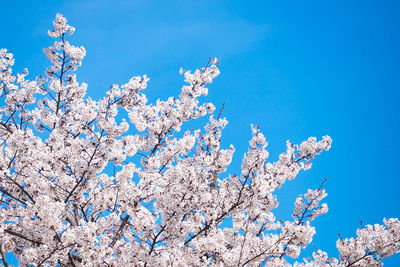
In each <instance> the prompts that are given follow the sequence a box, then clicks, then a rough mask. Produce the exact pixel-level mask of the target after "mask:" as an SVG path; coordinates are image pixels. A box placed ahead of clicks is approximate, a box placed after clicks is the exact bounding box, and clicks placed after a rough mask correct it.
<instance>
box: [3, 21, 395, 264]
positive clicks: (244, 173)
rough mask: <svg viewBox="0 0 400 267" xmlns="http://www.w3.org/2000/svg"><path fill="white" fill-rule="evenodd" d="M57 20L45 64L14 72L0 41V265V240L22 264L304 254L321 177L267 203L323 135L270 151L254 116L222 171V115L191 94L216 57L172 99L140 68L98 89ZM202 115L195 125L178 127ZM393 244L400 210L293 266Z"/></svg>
mask: <svg viewBox="0 0 400 267" xmlns="http://www.w3.org/2000/svg"><path fill="white" fill-rule="evenodd" d="M53 24H54V30H52V31H49V35H50V36H51V37H54V38H57V40H56V42H54V44H53V45H52V46H50V47H49V48H46V49H45V50H44V52H45V53H46V55H47V57H48V58H49V59H50V61H51V63H52V66H50V67H49V68H48V69H47V71H46V75H45V76H41V77H39V78H37V79H36V80H35V81H29V80H26V76H27V74H28V72H27V71H24V72H22V73H20V74H17V75H13V74H12V69H11V67H12V66H13V64H14V60H13V55H12V54H11V53H9V52H8V51H7V50H5V49H1V50H0V82H1V83H0V91H1V97H2V100H1V102H0V103H1V104H0V105H1V106H0V151H1V152H0V153H1V156H0V252H1V253H0V257H1V261H2V262H3V264H4V265H7V259H6V257H5V254H6V253H7V252H12V253H14V254H15V255H16V256H17V257H18V259H19V263H20V264H21V265H29V266H43V265H46V266H49V265H50V266H254V265H263V264H265V265H266V266H289V265H290V264H289V263H288V258H289V257H291V258H298V257H299V254H300V252H301V250H302V249H304V248H305V247H306V246H307V245H308V244H310V243H311V242H312V239H313V236H314V234H315V233H316V231H315V229H314V227H313V226H312V225H311V223H310V221H312V220H314V219H315V218H316V217H317V216H319V215H321V214H324V213H326V212H327V211H328V208H327V205H326V204H325V203H322V204H320V202H321V201H322V199H323V198H324V197H325V196H326V193H325V190H323V189H322V186H321V187H320V188H318V189H317V190H309V191H308V192H307V193H306V194H304V195H300V196H299V197H298V198H297V199H296V202H295V210H294V212H293V220H286V221H283V220H279V219H277V218H276V217H275V215H274V214H273V210H274V209H275V208H277V207H278V205H279V204H278V200H277V197H276V195H274V194H273V193H274V192H275V190H276V189H278V188H280V187H281V186H282V185H283V184H284V183H285V182H286V181H287V180H288V179H289V180H290V179H294V178H295V177H296V176H297V174H298V173H299V172H300V171H301V170H307V169H308V168H310V167H311V161H312V160H313V159H314V157H315V156H316V155H318V154H320V153H321V152H322V151H323V150H329V148H330V146H331V142H332V140H331V139H330V138H329V137H328V136H325V137H323V139H322V140H320V141H317V139H316V138H314V137H312V138H309V139H308V140H306V141H304V142H303V143H301V144H300V145H295V144H292V143H290V142H287V150H286V152H284V153H282V154H281V155H280V157H279V160H278V161H277V162H275V163H268V162H267V158H268V156H269V153H268V151H267V142H266V138H265V136H264V135H263V134H262V133H261V131H260V129H259V127H257V126H251V130H252V138H251V140H250V142H249V149H248V152H247V153H246V154H245V155H244V157H243V160H242V164H241V172H240V173H239V175H229V174H227V173H226V172H227V170H228V167H229V165H230V164H231V162H232V158H233V154H234V152H235V149H234V147H233V146H230V147H228V148H224V147H222V146H221V138H222V132H223V130H224V128H225V127H226V125H227V123H228V122H227V120H226V119H224V118H221V112H222V111H221V112H220V113H219V114H218V115H217V116H214V115H213V113H214V111H215V106H214V105H213V104H212V103H201V99H200V98H201V96H206V95H207V94H208V89H207V88H206V86H207V84H210V83H211V82H212V81H213V79H214V78H215V77H217V76H218V75H219V69H218V63H219V62H218V59H210V61H209V63H208V64H207V66H206V67H204V68H201V69H198V70H196V71H194V72H190V71H185V70H183V69H181V74H183V75H184V78H185V81H186V82H187V85H185V86H183V87H182V91H181V93H180V95H179V97H177V98H174V97H170V98H168V99H167V100H166V101H161V100H157V101H156V103H155V104H148V103H147V98H146V96H145V95H144V94H143V93H142V91H143V90H144V89H145V88H146V87H147V83H148V81H149V78H148V77H147V76H146V75H143V76H135V77H133V78H131V79H130V80H129V81H128V82H127V83H126V84H123V85H112V86H111V88H110V90H109V91H108V92H107V94H106V96H105V97H104V98H103V99H101V100H99V101H95V100H93V99H91V98H89V97H85V94H86V90H87V85H86V84H85V83H79V82H78V80H77V78H76V75H75V73H74V72H75V70H76V69H77V68H78V67H79V66H80V65H81V63H82V59H83V58H84V56H85V53H86V51H85V49H84V48H83V47H75V46H72V45H71V44H70V43H69V42H68V41H67V40H66V38H67V35H66V34H67V33H69V34H72V33H73V32H74V28H73V27H71V26H69V25H68V24H67V20H66V19H65V18H64V17H63V16H62V15H60V14H57V17H56V20H55V22H54V23H53ZM121 111H123V112H121ZM208 114H210V115H209V122H208V123H207V124H206V126H205V127H204V129H193V130H187V128H188V127H186V125H184V124H185V122H186V121H189V120H195V119H197V118H200V117H204V116H207V115H208ZM128 121H129V122H130V123H129V122H128ZM131 124H132V125H131ZM131 126H134V127H131ZM182 128H183V129H186V130H185V131H181V129H182ZM229 222H231V223H232V224H231V226H229V225H230V224H229ZM399 244H400V223H399V221H398V220H397V219H388V220H385V221H384V226H381V225H374V226H371V225H367V226H364V227H363V228H362V229H360V230H358V232H357V238H355V239H340V240H339V241H338V242H337V247H338V249H339V252H340V258H339V259H335V258H329V257H328V255H327V254H326V253H325V252H323V251H321V250H318V251H316V252H315V253H313V255H312V258H307V259H304V260H303V261H302V262H298V263H294V266H298V267H300V266H375V265H378V264H380V263H381V259H382V258H384V257H387V256H390V255H392V254H393V253H397V252H398V250H399Z"/></svg>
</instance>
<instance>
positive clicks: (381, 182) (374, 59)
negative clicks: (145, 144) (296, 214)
mask: <svg viewBox="0 0 400 267" xmlns="http://www.w3.org/2000/svg"><path fill="white" fill-rule="evenodd" d="M399 5H400V4H399V2H398V1H383V0H382V1H367V0H364V1H349V0H346V1H344V0H343V1H342V0H337V1H318V0H315V1H295V0H293V1H286V0H281V1H267V0H265V1H179V0H177V1H133V0H129V1H128V0H127V1H108V0H90V1H77V0H72V1H71V0H70V1H22V0H20V1H5V2H2V3H1V8H2V16H1V17H0V23H1V27H2V30H1V34H0V47H4V48H8V49H11V50H12V52H13V53H14V54H15V58H16V65H15V70H17V71H18V70H22V68H24V67H28V68H29V70H30V73H31V76H30V77H31V78H33V77H34V76H36V75H39V74H41V73H43V71H44V69H45V68H46V67H47V66H48V65H49V62H48V61H47V59H46V58H45V56H44V54H43V53H42V49H43V48H44V47H47V46H49V45H50V44H51V43H52V41H53V40H50V38H49V37H47V29H49V28H50V26H51V22H52V21H53V19H54V18H55V14H56V13H57V12H59V13H62V14H64V15H65V16H66V17H67V18H68V20H69V23H70V24H71V25H72V26H75V27H76V28H77V31H76V34H75V35H74V36H73V38H72V40H73V43H74V44H75V45H83V46H85V47H86V50H87V56H86V58H85V60H84V63H83V66H82V67H81V68H80V70H79V77H78V79H79V81H81V82H83V81H84V82H86V83H88V85H89V88H88V95H90V96H92V97H93V98H97V99H98V98H100V97H101V96H103V94H104V93H105V92H106V90H107V89H108V88H109V86H110V85H111V84H112V83H118V82H119V81H121V82H126V81H128V79H129V78H130V77H131V76H133V75H142V74H147V75H148V76H150V78H151V80H150V82H149V87H148V89H147V90H146V94H147V95H148V97H149V99H151V100H152V101H155V100H156V99H157V98H161V99H166V98H167V97H168V96H176V95H178V94H179V90H180V87H181V86H182V84H183V79H182V76H180V75H179V73H178V70H179V68H180V67H183V68H185V69H195V68H197V67H201V66H204V65H205V64H206V63H207V61H208V58H209V57H210V56H211V57H220V58H221V64H220V69H221V75H220V76H219V77H218V78H217V79H216V80H215V82H214V83H213V84H212V85H210V87H209V88H210V93H209V96H208V100H211V101H213V102H214V103H215V105H216V106H217V108H218V107H221V105H222V103H223V102H226V104H225V110H224V115H225V116H226V117H227V119H228V121H229V125H228V127H227V128H226V131H225V135H224V139H223V143H224V144H225V145H226V146H228V145H229V144H231V143H232V144H234V145H235V147H236V154H235V159H234V162H233V169H235V170H237V169H238V168H239V166H240V161H241V157H242V155H243V153H244V152H245V151H246V150H247V144H248V140H249V138H250V124H251V123H253V124H258V125H260V128H261V130H262V131H263V133H264V134H265V136H266V137H267V139H268V141H269V151H270V154H271V160H276V159H277V157H278V155H279V153H281V152H282V151H283V150H284V149H285V142H286V140H287V139H289V140H291V141H293V142H297V143H298V142H301V141H302V140H304V139H306V138H307V137H308V136H317V137H318V138H320V137H321V136H323V135H326V134H328V135H330V136H331V137H332V138H333V146H332V149H331V150H330V151H329V152H325V153H323V154H322V155H321V156H319V157H318V158H317V159H316V160H315V162H314V165H313V168H312V169H311V170H310V171H307V172H304V173H302V174H301V175H299V176H298V178H296V179H295V180H294V181H291V182H289V183H288V184H285V186H284V187H283V188H282V190H281V191H280V192H279V198H278V200H279V201H280V203H281V206H282V208H281V209H280V210H278V211H277V214H279V215H281V216H283V217H284V218H287V216H288V211H291V210H292V209H293V206H294V204H293V203H294V200H295V197H296V196H297V195H298V194H300V193H304V192H306V190H307V188H310V187H315V188H316V187H318V185H319V184H320V182H321V181H322V180H323V179H324V177H327V178H328V182H327V183H326V186H325V188H326V190H327V192H328V197H327V202H328V206H329V212H328V214H326V215H323V216H321V217H319V218H318V219H317V220H316V221H315V223H314V225H315V226H316V229H317V235H316V237H315V239H314V241H315V242H314V244H315V245H316V246H317V247H318V248H320V249H323V250H326V251H328V252H329V254H330V255H331V256H336V255H337V250H336V247H335V242H336V240H337V239H338V233H340V234H341V235H342V236H343V237H351V236H354V235H355V230H356V228H357V227H358V226H359V225H360V220H363V223H364V224H375V223H382V219H383V218H384V217H386V218H389V217H400V205H399V197H398V194H399V193H398V188H399V185H400V182H399V178H400V175H399V171H398V169H397V168H398V166H399V158H398V151H399V150H400V142H399V134H400V116H399V109H398V98H399V96H400V94H399V89H400V63H399V62H400V50H399V47H400V37H399V29H398V28H399V26H400V17H399V16H398V10H399V8H400V6H399ZM384 263H385V266H399V265H400V255H396V256H393V257H392V258H390V259H387V260H385V261H384Z"/></svg>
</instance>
